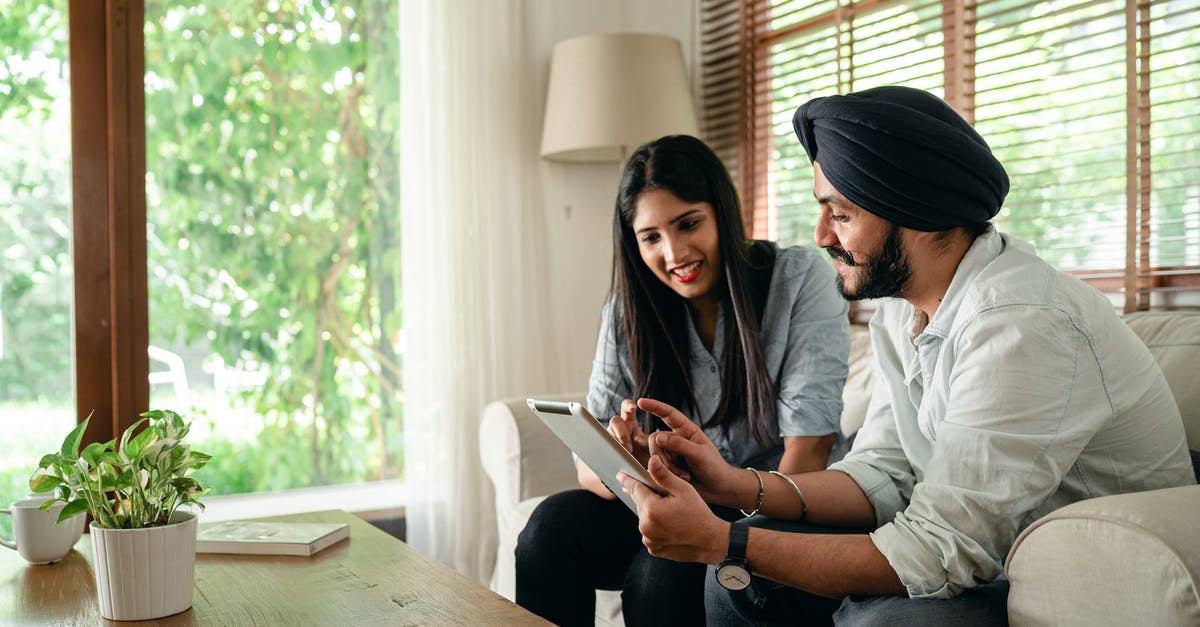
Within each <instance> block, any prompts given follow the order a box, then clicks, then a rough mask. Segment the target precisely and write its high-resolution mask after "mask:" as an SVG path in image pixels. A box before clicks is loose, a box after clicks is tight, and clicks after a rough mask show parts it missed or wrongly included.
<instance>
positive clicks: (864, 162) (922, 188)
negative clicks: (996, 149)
mask: <svg viewBox="0 0 1200 627" xmlns="http://www.w3.org/2000/svg"><path fill="white" fill-rule="evenodd" d="M792 126H793V127H794V128H795V130H796V135H797V137H799V138H800V143H801V144H802V145H803V146H804V151H805V152H807V153H808V158H809V159H810V160H811V161H812V162H813V163H820V164H821V172H822V173H823V174H824V175H825V178H826V179H828V180H829V183H830V184H831V185H833V187H834V189H836V190H837V191H838V192H840V193H841V194H842V195H843V196H845V197H846V198H847V199H849V200H850V201H851V202H853V203H854V204H856V205H858V206H860V207H862V208H863V209H865V210H867V211H870V212H871V213H873V214H875V215H877V216H879V217H881V218H884V219H885V220H888V221H889V222H892V223H894V224H897V225H899V226H903V227H907V228H910V229H915V230H918V231H945V230H947V229H952V228H954V227H956V226H963V225H966V224H976V223H980V222H986V221H987V220H990V219H991V218H992V217H993V216H995V215H996V213H998V212H999V211H1000V206H1001V204H1003V202H1004V197H1005V195H1007V194H1008V174H1006V173H1005V171H1004V166H1002V165H1000V162H999V161H997V160H996V157H994V156H992V151H991V149H990V148H988V145H987V142H985V141H983V138H982V137H980V136H979V133H976V132H975V129H973V128H971V125H970V124H968V123H967V121H966V120H964V119H963V118H962V116H960V115H958V113H957V112H955V111H954V109H952V108H950V105H948V104H946V103H945V102H944V101H943V100H942V99H940V98H938V97H937V96H934V95H933V94H930V93H928V92H924V91H921V90H918V89H912V88H909V87H897V86H892V87H877V88H875V89H868V90H865V91H860V92H856V93H852V94H846V95H845V96H829V97H826V98H815V99H813V100H810V101H808V102H807V103H805V104H804V105H803V106H801V107H800V108H799V109H797V110H796V114H795V115H794V116H793V117H792Z"/></svg>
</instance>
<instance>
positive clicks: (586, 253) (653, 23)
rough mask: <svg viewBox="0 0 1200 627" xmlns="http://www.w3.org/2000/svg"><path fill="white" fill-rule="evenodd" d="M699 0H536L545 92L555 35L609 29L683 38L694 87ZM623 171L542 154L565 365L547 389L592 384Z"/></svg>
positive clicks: (555, 311) (557, 338)
mask: <svg viewBox="0 0 1200 627" xmlns="http://www.w3.org/2000/svg"><path fill="white" fill-rule="evenodd" d="M698 4H699V3H698V0H654V1H652V2H648V1H645V0H535V1H534V2H532V6H531V13H532V15H533V16H534V18H533V19H534V21H535V23H534V24H533V25H532V26H533V29H532V30H533V32H535V33H536V34H537V35H536V38H537V41H536V42H535V45H536V50H537V51H538V59H539V61H538V62H539V63H540V64H541V68H540V73H541V76H542V79H541V82H540V85H539V88H540V89H541V93H542V94H545V90H546V77H547V76H548V74H549V71H550V52H551V49H552V48H553V47H554V44H555V43H557V42H558V41H561V40H563V39H568V38H570V37H575V36H578V35H587V34H592V33H609V32H640V33H661V34H664V35H669V36H671V37H674V38H676V39H678V40H679V41H680V43H681V44H682V46H683V54H684V61H685V63H687V65H688V68H689V72H691V73H692V74H693V80H692V85H693V92H694V91H695V88H696V81H695V77H694V72H693V71H692V68H694V67H695V63H694V62H693V61H694V59H695V58H696V49H697V41H696V39H697V38H696V32H697V20H698V17H697V16H698V11H699V8H698ZM543 97H544V96H543ZM539 141H540V138H539ZM619 174H620V173H619V171H618V166H617V164H616V163H605V164H594V165H593V164H564V163H555V162H549V161H543V162H542V182H543V199H544V205H545V209H546V230H547V233H548V234H549V238H550V250H549V252H550V260H551V261H550V263H551V267H550V268H549V277H550V285H551V290H552V293H551V294H548V295H547V296H546V298H544V299H539V301H541V302H545V303H547V305H548V306H549V307H550V308H551V317H552V319H553V321H554V328H553V330H552V337H553V340H554V342H555V346H556V349H557V351H558V353H557V357H558V359H557V363H558V364H561V365H562V368H561V372H560V373H559V374H558V376H559V380H558V381H556V382H554V383H555V385H556V386H557V389H555V390H544V391H547V392H551V391H552V392H569V391H586V390H587V377H588V374H589V373H590V372H591V365H592V356H593V355H594V352H595V347H596V331H597V329H598V326H599V324H600V307H601V305H602V304H603V302H604V298H605V295H606V294H607V292H608V286H609V281H610V273H611V268H612V235H611V230H612V212H613V203H614V201H615V198H616V191H617V182H618V179H619ZM531 393H532V391H531Z"/></svg>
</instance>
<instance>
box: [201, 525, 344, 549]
mask: <svg viewBox="0 0 1200 627" xmlns="http://www.w3.org/2000/svg"><path fill="white" fill-rule="evenodd" d="M349 536H350V525H347V524H346V523H304V522H260V521H245V520H228V521H225V522H216V523H203V524H201V525H200V528H199V530H198V531H197V532H196V552H197V553H240V554H244V555H312V554H314V553H316V552H317V551H320V550H322V549H324V548H325V547H328V546H330V545H332V544H335V543H337V542H338V541H340V540H343V539H345V538H347V537H349Z"/></svg>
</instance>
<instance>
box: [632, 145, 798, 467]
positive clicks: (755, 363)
mask: <svg viewBox="0 0 1200 627" xmlns="http://www.w3.org/2000/svg"><path fill="white" fill-rule="evenodd" d="M656 189H661V190H665V191H668V192H670V193H671V194H673V195H675V197H677V198H679V199H680V200H682V201H684V202H688V203H700V202H707V203H709V204H710V205H712V208H713V211H714V213H715V214H716V223H717V234H718V239H719V245H720V249H721V258H722V260H723V264H724V268H723V270H724V281H723V282H722V284H721V285H720V286H719V287H718V289H723V290H724V294H723V295H722V302H723V303H724V304H725V308H726V311H727V314H726V316H725V323H724V328H723V331H724V337H725V341H724V349H723V352H722V358H721V403H720V405H719V406H718V407H717V410H716V412H715V413H714V414H713V416H712V418H711V420H710V421H709V422H708V424H705V425H704V426H705V427H708V426H711V425H722V426H723V427H724V428H728V427H729V425H730V424H732V423H733V422H735V421H737V420H739V419H740V418H741V417H742V416H745V418H746V420H748V421H749V424H750V428H751V432H752V433H753V434H754V437H755V440H757V441H758V442H759V443H763V442H766V441H770V440H771V439H772V437H773V434H771V433H769V432H768V428H767V425H768V424H770V419H771V418H772V417H773V416H774V413H775V401H774V399H775V391H774V385H773V383H772V381H771V379H770V377H769V376H768V374H767V366H766V360H765V358H764V356H763V347H762V337H761V333H760V322H761V317H762V310H763V308H764V305H765V302H766V296H767V288H768V287H769V283H770V275H771V270H772V268H773V267H774V254H773V252H774V249H773V248H771V247H770V246H769V245H765V244H764V245H759V246H755V245H754V242H752V241H750V240H749V239H747V237H746V230H745V227H744V226H743V224H742V209H741V203H740V202H739V200H738V195H737V190H736V189H735V188H734V185H733V180H732V179H731V178H730V177H729V172H728V171H727V170H726V169H725V166H724V165H723V164H722V163H721V160H720V159H719V158H718V157H717V155H715V154H714V153H713V152H712V150H711V149H709V147H708V146H707V145H705V144H704V142H702V141H700V140H699V139H696V138H695V137H690V136H687V135H670V136H667V137H662V138H659V139H657V140H654V141H651V142H647V143H645V144H642V145H641V146H639V147H638V149H637V150H636V151H634V153H633V154H632V155H631V156H630V157H629V161H628V163H626V165H625V169H624V171H623V172H622V174H621V185H620V189H619V190H618V193H617V203H616V209H615V211H613V275H612V285H611V287H610V292H611V293H610V297H611V298H612V300H613V301H614V303H615V305H614V307H615V308H617V311H619V312H620V313H621V315H622V318H621V319H622V321H623V326H624V331H625V337H626V339H627V341H628V345H629V355H630V359H631V362H632V366H633V378H634V381H633V388H634V393H635V395H636V396H637V397H643V396H645V397H650V398H656V399H664V400H670V401H671V402H679V401H681V400H682V401H685V402H689V403H691V405H690V407H687V408H686V409H688V410H691V411H692V412H694V411H695V410H696V407H697V405H696V393H695V389H694V388H693V386H692V381H691V377H690V376H689V371H688V366H687V364H688V359H689V355H688V341H687V325H686V323H685V321H684V319H683V316H687V315H689V314H688V308H687V307H686V306H685V300H684V298H683V297H682V296H680V295H679V294H677V293H675V291H673V290H672V289H671V288H669V287H668V286H666V285H664V284H663V283H662V281H660V280H659V279H658V278H657V277H656V276H655V275H654V274H653V273H652V272H651V270H650V268H649V267H647V266H646V264H645V262H643V261H642V256H641V253H640V252H639V250H638V242H637V238H636V237H635V235H634V232H633V226H632V224H633V217H634V211H635V210H636V208H637V201H638V198H639V197H640V196H641V195H642V194H643V193H645V192H647V191H649V190H656ZM614 313H615V312H614ZM730 313H731V314H732V315H730ZM681 409H682V408H681ZM651 418H652V417H651V416H649V415H646V416H643V418H642V424H643V428H644V429H645V430H646V431H647V432H650V431H653V430H654V429H655V428H656V427H657V424H656V423H657V421H656V420H651Z"/></svg>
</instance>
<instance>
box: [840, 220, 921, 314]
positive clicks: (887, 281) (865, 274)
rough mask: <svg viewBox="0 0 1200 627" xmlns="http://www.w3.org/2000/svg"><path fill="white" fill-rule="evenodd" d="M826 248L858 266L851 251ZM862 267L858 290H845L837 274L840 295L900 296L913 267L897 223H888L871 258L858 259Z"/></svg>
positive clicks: (861, 296)
mask: <svg viewBox="0 0 1200 627" xmlns="http://www.w3.org/2000/svg"><path fill="white" fill-rule="evenodd" d="M825 252H827V253H829V256H830V257H833V258H834V259H837V260H838V261H840V262H842V263H844V264H846V265H847V266H850V267H859V266H860V262H856V261H855V259H854V257H851V256H850V253H847V252H846V251H845V250H844V249H842V248H841V247H840V246H827V247H825ZM861 268H862V271H861V272H859V273H858V274H859V277H861V282H860V284H859V285H858V289H857V291H855V292H853V293H850V292H847V291H846V284H845V279H844V278H843V277H842V275H841V274H839V275H838V278H837V288H838V292H841V294H842V298H845V299H846V300H862V299H864V298H888V297H892V296H900V294H901V292H903V290H904V286H905V285H906V284H907V283H908V279H909V277H911V276H912V268H910V267H909V265H908V256H907V255H905V254H904V249H903V247H902V246H901V244H900V229H899V228H898V227H897V226H896V225H894V224H891V225H889V228H888V233H887V235H885V236H884V238H883V245H882V246H881V247H880V250H879V254H878V255H877V256H876V257H875V258H874V259H867V260H865V261H863V262H861Z"/></svg>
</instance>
